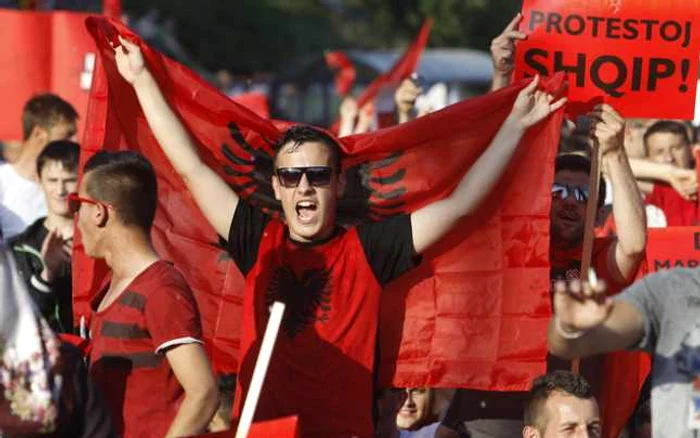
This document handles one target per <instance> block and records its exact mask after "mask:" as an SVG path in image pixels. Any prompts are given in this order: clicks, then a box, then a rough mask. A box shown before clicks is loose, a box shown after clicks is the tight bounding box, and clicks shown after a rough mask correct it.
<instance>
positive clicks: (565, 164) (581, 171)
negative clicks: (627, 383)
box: [443, 105, 646, 438]
mask: <svg viewBox="0 0 700 438" xmlns="http://www.w3.org/2000/svg"><path fill="white" fill-rule="evenodd" d="M589 116H590V117H591V119H592V120H593V126H592V128H591V133H592V137H593V139H594V141H597V142H598V144H599V147H600V148H601V153H602V157H603V159H602V163H601V165H602V166H603V167H604V168H606V169H607V174H608V175H609V177H610V183H611V186H612V190H613V192H614V193H615V197H614V200H613V213H614V215H615V222H616V225H617V229H618V232H619V233H618V236H617V237H607V238H600V239H596V240H595V242H594V245H593V255H592V260H591V265H592V267H593V268H594V269H595V270H596V272H597V273H598V276H599V277H601V278H602V279H604V280H605V282H606V284H607V285H608V290H609V291H610V293H611V294H614V293H617V292H619V291H621V290H622V289H623V288H624V287H626V286H628V285H629V284H631V283H632V281H633V279H634V277H635V275H636V273H637V270H638V268H639V264H640V262H641V260H642V258H643V253H644V248H645V246H646V217H645V214H644V207H643V205H642V201H641V197H640V195H639V191H638V188H637V185H636V181H635V179H634V176H633V175H632V170H631V169H630V165H629V162H628V159H627V155H626V153H625V149H624V147H623V143H624V132H625V123H624V120H623V119H622V117H620V115H619V114H617V113H616V112H615V110H614V109H612V108H611V107H610V106H608V105H601V106H598V107H596V109H595V110H594V111H593V112H592V113H591V114H589ZM590 170H591V161H590V160H589V159H588V158H586V157H584V156H581V155H574V154H567V155H560V156H559V157H557V160H556V164H555V173H554V184H553V186H552V208H551V227H550V233H551V243H550V263H551V266H552V269H551V280H552V284H554V283H555V282H556V281H558V280H562V279H574V278H580V276H581V273H580V269H581V256H582V252H583V237H584V229H585V222H586V207H587V202H588V198H589V186H590ZM604 187H605V186H604V184H603V182H602V180H601V184H600V193H599V195H598V208H599V209H600V208H602V206H603V202H604V199H605V188H604ZM600 365H601V364H600V361H596V360H591V361H584V362H583V363H582V364H581V372H582V374H583V375H584V376H585V377H586V379H587V380H588V381H589V382H590V383H591V386H592V387H593V393H594V395H598V390H599V389H600V383H601V382H600V378H599V373H600V369H599V368H600ZM570 367H571V364H570V362H568V361H563V360H559V359H556V358H550V359H549V360H548V368H549V371H554V370H562V369H570ZM524 400H525V395H524V394H523V393H513V392H496V391H474V390H459V391H457V393H456V394H455V397H454V399H453V401H452V404H451V405H450V408H449V411H448V413H447V415H446V417H445V420H444V421H443V428H448V429H451V430H453V431H458V432H461V433H466V434H467V435H468V436H470V437H503V438H509V437H513V436H518V435H520V433H521V431H522V428H523V424H522V418H523V403H524Z"/></svg>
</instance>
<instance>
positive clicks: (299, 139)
mask: <svg viewBox="0 0 700 438" xmlns="http://www.w3.org/2000/svg"><path fill="white" fill-rule="evenodd" d="M309 142H318V143H321V144H323V145H324V146H326V147H327V148H328V150H329V151H330V152H331V160H332V164H333V168H334V170H335V171H336V172H340V171H341V170H342V168H341V160H342V150H341V149H340V145H339V144H338V142H337V141H336V140H335V139H334V138H333V137H331V136H330V135H329V134H327V133H325V132H324V131H322V130H320V129H318V128H314V127H312V126H309V125H294V126H292V127H291V128H289V129H287V131H285V133H284V135H283V136H282V137H281V138H280V139H279V140H278V141H277V143H276V144H275V152H276V153H278V154H279V151H280V150H281V149H282V148H283V147H284V146H286V145H288V144H290V143H291V144H292V145H293V147H298V146H300V145H302V144H304V143H309Z"/></svg>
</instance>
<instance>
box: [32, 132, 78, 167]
mask: <svg viewBox="0 0 700 438" xmlns="http://www.w3.org/2000/svg"><path fill="white" fill-rule="evenodd" d="M79 160H80V146H79V145H78V143H75V142H73V141H69V140H57V141H52V142H51V143H49V144H47V145H46V147H45V148H44V150H43V151H41V153H40V154H39V156H38V157H37V158H36V174H37V175H39V176H41V171H42V169H43V168H44V166H45V165H46V163H48V162H49V161H56V162H59V163H61V165H62V166H63V168H64V169H65V170H67V171H69V172H75V171H76V170H78V162H79Z"/></svg>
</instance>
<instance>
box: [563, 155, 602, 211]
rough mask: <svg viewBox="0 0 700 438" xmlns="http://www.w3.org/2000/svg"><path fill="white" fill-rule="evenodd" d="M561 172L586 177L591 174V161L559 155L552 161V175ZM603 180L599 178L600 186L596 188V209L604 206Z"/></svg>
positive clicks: (574, 156)
mask: <svg viewBox="0 0 700 438" xmlns="http://www.w3.org/2000/svg"><path fill="white" fill-rule="evenodd" d="M562 170H570V171H572V172H581V173H585V174H586V175H590V174H591V160H590V159H589V158H588V157H585V156H583V155H580V154H561V155H559V156H557V158H556V160H555V161H554V174H555V175H556V174H557V173H558V172H560V171H562ZM605 195H606V190H605V180H604V179H603V177H602V176H601V177H600V186H599V188H598V208H601V207H603V205H605Z"/></svg>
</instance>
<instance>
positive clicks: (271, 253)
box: [116, 39, 564, 438]
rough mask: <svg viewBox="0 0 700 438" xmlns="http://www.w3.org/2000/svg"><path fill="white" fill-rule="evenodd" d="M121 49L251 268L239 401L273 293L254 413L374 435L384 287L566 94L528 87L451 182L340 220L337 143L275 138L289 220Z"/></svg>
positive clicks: (468, 209) (152, 115) (172, 149)
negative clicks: (407, 206)
mask: <svg viewBox="0 0 700 438" xmlns="http://www.w3.org/2000/svg"><path fill="white" fill-rule="evenodd" d="M121 43H122V45H123V47H120V48H118V49H117V51H116V61H117V66H118V68H119V71H120V73H121V74H122V76H123V77H124V79H125V80H126V81H127V82H129V83H131V84H132V85H133V86H134V90H135V92H136V95H137V97H138V99H139V102H140V103H141V106H142V108H143V110H144V114H145V116H146V119H147V120H148V123H149V124H150V126H151V129H152V131H153V133H154V134H155V136H156V138H157V139H158V141H159V143H160V145H161V147H162V148H163V152H164V153H165V155H166V156H167V157H168V159H169V160H170V161H171V163H172V164H173V167H174V168H175V170H176V171H177V172H178V173H179V174H180V176H181V177H182V179H183V180H184V182H185V184H186V185H187V187H188V189H189V190H190V192H191V193H192V195H193V197H194V199H195V201H196V202H197V204H198V206H199V207H200V209H201V210H202V212H203V213H204V215H205V217H206V218H207V219H208V220H209V222H210V223H211V225H212V226H213V227H214V229H215V230H216V231H217V233H219V235H220V236H222V237H224V238H228V249H229V252H230V253H231V255H232V257H233V259H234V260H235V261H236V263H237V264H238V266H239V268H240V269H241V271H242V272H243V274H244V275H245V276H246V289H245V293H244V298H243V321H242V335H241V352H242V356H241V365H240V372H239V379H238V383H239V386H238V391H237V395H236V403H237V404H238V405H239V406H240V403H241V402H242V400H243V399H244V395H245V393H246V391H247V389H248V386H249V384H250V377H251V374H252V369H253V365H254V363H255V359H256V357H257V351H258V348H259V347H260V342H261V338H262V333H263V331H264V328H265V324H266V320H267V317H268V306H269V304H270V303H271V302H273V301H277V300H279V301H283V302H285V303H286V304H287V310H286V313H285V318H284V320H283V323H282V330H281V333H280V336H279V337H278V339H277V343H276V346H275V350H274V353H273V358H272V361H271V364H270V369H269V371H268V374H267V377H266V381H265V387H264V390H263V392H262V395H261V399H260V401H259V405H258V408H257V411H256V419H257V420H263V419H270V418H275V417H280V416H285V415H293V414H296V415H299V416H300V425H301V429H302V435H303V436H304V437H319V438H320V437H324V438H325V437H351V436H359V437H363V438H364V437H371V436H372V435H373V426H372V416H371V411H372V395H373V388H372V385H373V378H372V370H373V367H374V353H375V344H376V335H377V323H378V321H377V318H378V314H379V294H380V293H381V290H382V287H383V286H384V285H385V284H386V283H388V282H389V281H391V280H392V279H394V278H396V277H397V276H399V275H401V274H402V273H403V272H405V271H406V270H408V269H410V268H411V267H412V266H414V264H415V263H416V260H415V256H417V255H419V254H421V253H423V252H424V251H425V250H426V249H427V248H429V247H430V246H431V245H433V244H434V243H436V242H437V241H438V240H439V239H441V238H442V237H443V236H444V235H445V234H446V233H447V232H448V231H449V230H450V229H451V228H452V227H453V226H454V225H455V224H456V223H457V221H458V220H460V219H461V218H462V217H464V216H468V215H469V214H471V213H473V212H474V211H476V210H477V208H478V206H479V204H480V203H481V201H482V200H483V199H484V198H485V197H486V195H487V194H488V193H489V192H490V191H491V189H492V188H493V187H494V185H495V184H496V183H497V182H498V180H499V178H500V176H501V174H502V173H503V171H504V170H505V169H506V167H507V165H508V162H509V161H510V158H511V157H512V155H513V153H514V152H515V149H516V146H517V145H518V143H519V142H520V139H521V138H522V136H523V134H524V133H525V131H526V130H527V129H529V128H530V127H531V126H533V125H535V124H537V123H539V122H540V121H541V120H543V119H545V118H546V117H547V116H549V115H550V114H551V113H552V112H554V111H556V110H557V109H558V108H560V107H561V106H562V105H563V103H564V101H563V100H562V101H559V102H553V101H552V97H551V96H548V95H546V94H544V93H542V92H539V91H537V89H536V87H537V82H538V80H537V79H535V80H534V81H533V83H532V84H531V85H529V86H528V87H526V88H525V89H523V91H522V92H521V93H520V94H519V96H518V98H517V99H516V102H515V104H514V106H513V109H512V112H511V114H510V116H509V117H508V118H507V119H506V121H505V122H504V123H503V125H502V126H501V129H500V130H499V132H498V133H497V134H496V136H495V138H494V139H493V141H492V143H491V145H490V146H489V148H488V149H487V150H486V151H485V152H484V154H483V155H482V156H481V157H480V158H479V159H478V160H477V162H476V163H475V164H474V165H473V167H472V168H471V169H470V170H469V171H468V172H467V173H466V174H465V175H464V177H463V178H462V180H461V181H460V182H459V184H458V185H457V188H456V189H455V190H454V192H453V193H452V194H450V195H449V196H447V197H446V198H444V199H442V200H440V201H437V202H434V203H432V204H429V205H427V206H425V207H423V208H422V209H420V210H418V211H416V212H414V213H412V214H410V215H406V216H398V217H395V218H393V219H390V220H388V221H385V222H379V223H374V224H362V225H359V226H357V227H353V228H350V229H347V230H346V229H343V228H341V227H339V226H338V225H337V223H336V206H337V200H338V198H339V197H340V196H341V195H342V193H343V187H344V184H345V177H344V175H343V174H342V169H341V166H340V158H341V157H340V155H341V151H340V147H339V145H338V143H337V141H336V140H334V139H333V138H331V137H330V136H329V135H328V134H325V133H324V132H322V131H320V130H317V129H315V128H311V127H307V126H296V127H293V128H291V129H289V130H288V131H287V133H286V134H285V135H284V137H283V138H282V139H281V140H280V141H279V142H278V143H277V145H276V151H277V155H276V158H275V169H274V175H273V176H272V180H271V183H272V186H273V188H274V193H275V197H276V198H277V199H278V200H279V201H281V204H282V209H283V212H284V218H285V220H284V221H283V220H281V219H276V218H271V217H267V216H266V215H265V214H264V213H263V212H262V211H260V210H258V209H256V208H254V207H252V206H250V205H248V204H246V203H245V202H243V201H241V200H240V199H239V197H238V195H237V194H236V193H235V192H234V191H233V190H232V189H231V188H230V187H229V186H228V185H227V184H226V182H225V181H224V180H223V179H222V178H221V177H219V175H218V174H216V173H215V172H214V170H212V169H210V168H209V167H208V166H207V165H206V164H205V163H204V162H203V161H202V159H201V158H200V157H199V156H198V154H197V152H196V149H195V147H194V145H193V144H192V141H191V139H190V138H189V136H188V134H187V131H186V130H185V129H184V127H183V126H182V124H181V123H180V122H179V120H178V118H177V117H176V116H175V114H174V113H173V111H172V110H171V109H170V107H169V106H168V103H167V102H166V101H165V99H164V97H163V94H162V92H161V91H160V89H159V88H158V84H157V83H156V81H155V80H154V78H153V76H152V75H151V73H150V72H149V71H148V69H147V68H146V66H145V64H144V60H143V57H142V55H141V52H140V49H139V48H138V47H137V46H135V45H134V44H131V43H129V42H127V41H124V40H123V39H122V41H121Z"/></svg>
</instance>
